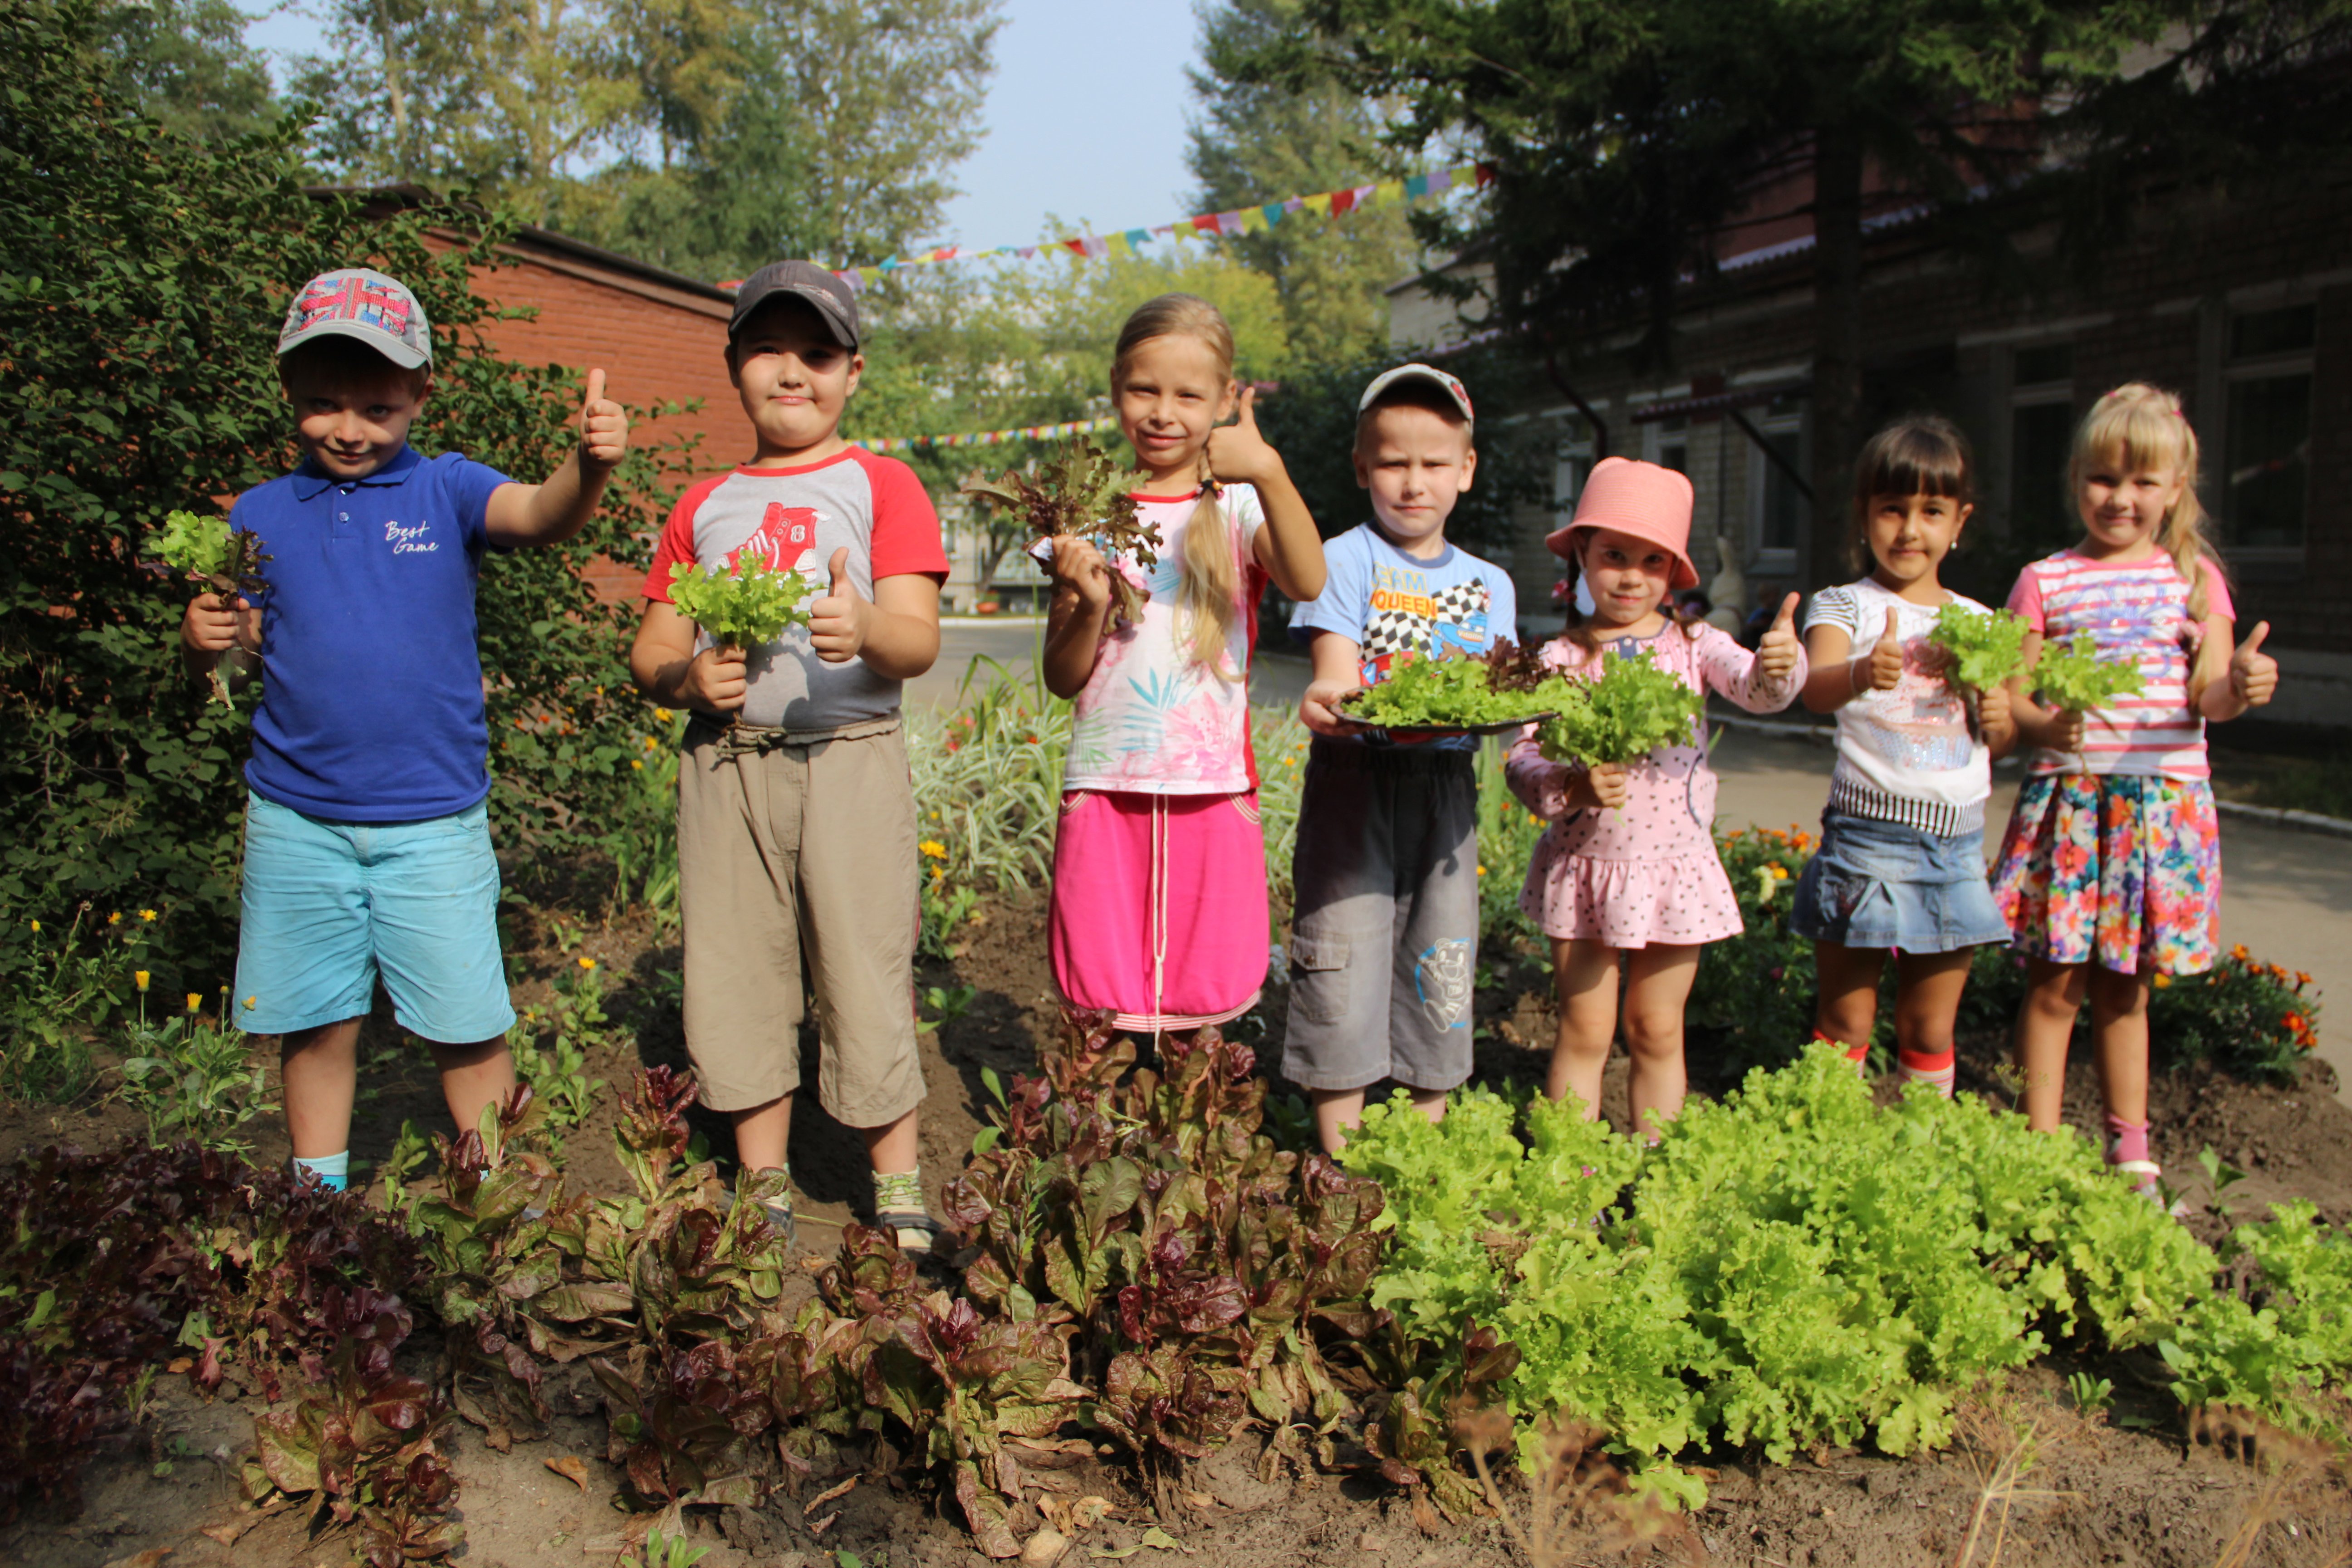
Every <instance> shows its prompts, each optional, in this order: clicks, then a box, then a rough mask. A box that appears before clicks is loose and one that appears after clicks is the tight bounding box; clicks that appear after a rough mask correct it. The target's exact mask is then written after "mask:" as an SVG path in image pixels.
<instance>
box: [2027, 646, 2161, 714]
mask: <svg viewBox="0 0 2352 1568" xmlns="http://www.w3.org/2000/svg"><path fill="white" fill-rule="evenodd" d="M2032 684H2033V689H2034V690H2035V691H2036V692H2038V693H2040V694H2041V697H2042V701H2043V702H2045V703H2047V704H2048V705H2049V706H2051V707H2053V708H2055V709H2057V710H2060V711H2062V712H2067V713H2088V712H2090V711H2091V710H2093V709H2095V708H2105V706H2107V704H2109V703H2111V702H2113V701H2114V700H2116V698H2118V697H2137V696H2138V695H2139V689H2140V675H2139V666H2138V665H2137V664H2134V663H2131V662H2129V661H2128V660H2126V661H2123V662H2112V661H2109V660H2105V659H2102V658H2100V657H2099V645H2098V644H2097V643H2096V642H2095V641H2093V640H2092V638H2091V634H2090V633H2088V632H2076V633H2075V634H2074V639H2073V640H2072V641H2070V642H2063V643H2060V642H2047V643H2044V644H2042V658H2040V659H2039V660H2038V661H2036V662H2035V664H2034V666H2033V681H2032Z"/></svg>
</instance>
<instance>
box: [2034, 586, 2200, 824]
mask: <svg viewBox="0 0 2352 1568" xmlns="http://www.w3.org/2000/svg"><path fill="white" fill-rule="evenodd" d="M2200 570H2203V571H2204V573H2205V600H2206V603H2205V613H2206V614H2207V615H2209V616H2221V618H2222V619H2223V620H2225V621H2228V620H2235V619H2236V618H2237V611H2236V608H2235V607H2234V606H2233V605H2231V603H2230V587H2229V584H2227V583H2225V582H2223V581H2222V578H2221V573H2219V572H2216V571H2214V570H2212V569H2211V568H2210V566H2207V567H2203V568H2200ZM2009 607H2010V608H2011V609H2012V610H2015V611H2016V612H2017V613H2018V614H2019V615H2021V616H2024V617H2025V619H2026V623H2027V624H2028V625H2029V626H2032V628H2033V629H2034V630H2035V631H2037V632H2040V633H2042V636H2043V637H2045V638H2046V639H2048V640H2049V641H2051V642H2069V641H2072V640H2073V639H2074V636H2075V634H2076V633H2078V632H2088V633H2090V634H2091V636H2092V637H2093V639H2094V640H2095V641H2096V643H2097V644H2098V648H2099V656H2100V660H2101V662H2102V663H2105V662H2108V661H2110V660H2116V661H2119V660H2121V659H2125V658H2129V659H2131V660H2132V661H2133V662H2134V663H2136V664H2137V665H2138V666H2139V676H2140V692H2139V695H2138V696H2137V697H2126V698H2122V699H2119V700H2117V701H2116V704H2115V706H2113V707H2112V708H2102V709H2100V710H2096V711H2095V712H2092V713H2088V714H2085V715H2084V723H2083V752H2082V755H2081V756H2080V758H2077V757H2076V756H2075V755H2074V753H2072V752H2050V751H2037V752H2034V753H2033V755H2032V761H2031V763H2030V770H2031V771H2032V773H2036V774H2040V773H2079V772H2082V771H2084V768H2085V764H2087V767H2088V771H2089V772H2091V773H2137V774H2162V775H2163V776H2164V777H2166V778H2174V779H2201V778H2208V777H2210V776H2211V773H2210V770H2209V769H2208V768H2207V766H2206V763H2205V720H2204V717H2203V716H2202V715H2201V714H2200V713H2199V712H2198V711H2197V710H2195V709H2194V708H2191V707H2190V706H2189V669H2190V667H2191V665H2192V663H2193V662H2194V660H2195V659H2196V657H2197V647H2198V645H2199V644H2200V643H2201V642H2202V641H2203V640H2204V627H2203V626H2200V624H2199V623H2198V622H2197V621H2196V620H2195V619H2194V618H2193V617H2192V616H2190V615H2189V584H2188V582H2187V581H2186V580H2185V579H2184V578H2183V577H2182V576H2181V575H2180V569H2179V567H2178V566H2176V565H2174V564H2173V562H2172V557H2171V556H2169V555H2167V554H2165V553H2164V552H2162V551H2158V552H2156V553H2155V554H2153V555H2150V556H2148V557H2147V558H2146V559H2144V560H2139V561H2127V562H2115V561H2095V560H2093V559H2092V558H2091V557H2089V556H2087V555H2081V554H2077V553H2076V552H2074V551H2073V550H2062V551H2060V552H2058V553H2057V554H2055V555H2051V556H2045V557H2044V558H2042V560H2040V561H2036V562H2034V563H2032V564H2031V565H2029V566H2027V567H2026V568H2025V570H2024V571H2022V572H2021V573H2019V574H2018V575H2017V586H2016V587H2014V588H2012V589H2011V590H2010V594H2009Z"/></svg>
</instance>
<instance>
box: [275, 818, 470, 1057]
mask: <svg viewBox="0 0 2352 1568" xmlns="http://www.w3.org/2000/svg"><path fill="white" fill-rule="evenodd" d="M244 906H245V907H244V918H243V921H242V922H241V924H240V925H239V928H238V931H237V943H236V1003H237V1023H238V1025H239V1026H241V1027H243V1028H245V1029H247V1030H249V1031H250V1032H252V1033H254V1034H257V1035H284V1034H290V1033H292V1032H293V1031H295V1030H297V1029H312V1028H316V1027H318V1026H320V1025H321V1024H333V1023H338V1022H341V1020H342V1019H345V1018H358V1017H363V1016H366V1014H367V1012H368V1009H369V1007H370V1006H371V1005H373V1002H374V1000H375V983H376V980H377V977H378V976H382V978H383V988H384V990H385V992H386V993H387V994H390V996H391V997H392V1011H393V1016H394V1018H396V1019H398V1020H399V1022H400V1026H401V1027H402V1028H404V1029H406V1030H407V1031H408V1032H409V1033H411V1034H413V1035H415V1036H418V1037H421V1038H423V1039H425V1040H429V1041H432V1042H434V1043H435V1044H437V1045H471V1044H474V1043H475V1042H477V1041H480V1040H492V1039H497V1038H499V1037H500V1036H502V1035H504V1034H505V1033H506V1032H507V1029H508V1026H509V1025H511V1024H513V1022H514V1017H515V1014H514V1008H513V1006H512V1005H510V1004H509V1002H508V1000H507V976H506V964H505V963H504V961H503V960H502V959H501V957H500V956H499V919H498V917H499V863H498V860H497V859H496V858H494V857H493V856H492V855H491V853H490V824H489V813H488V808H487V807H486V806H484V805H476V806H474V807H473V808H471V809H470V810H467V811H460V812H457V813H455V814H453V815H451V816H436V817H428V818H426V819H425V820H424V821H422V822H328V821H324V820H321V819H320V818H319V817H315V816H304V815H303V814H302V813H301V812H299V811H296V810H294V809H293V808H291V807H290V806H283V805H278V804H277V803H276V802H274V801H268V800H264V799H262V798H261V797H260V796H259V795H248V796H247V801H246V808H245V893H244Z"/></svg>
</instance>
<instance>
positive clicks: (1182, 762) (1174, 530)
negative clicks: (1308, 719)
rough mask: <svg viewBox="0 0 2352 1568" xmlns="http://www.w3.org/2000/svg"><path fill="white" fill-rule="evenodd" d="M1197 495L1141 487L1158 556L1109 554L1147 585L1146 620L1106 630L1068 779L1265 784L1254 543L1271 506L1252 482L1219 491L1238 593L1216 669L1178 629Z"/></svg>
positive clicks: (1158, 788) (1137, 789)
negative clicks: (1257, 750) (1253, 691)
mask: <svg viewBox="0 0 2352 1568" xmlns="http://www.w3.org/2000/svg"><path fill="white" fill-rule="evenodd" d="M1198 501H1199V497H1198V496H1197V495H1189V496H1182V497H1179V498H1174V499H1167V500H1162V499H1158V498H1152V497H1145V496H1138V497H1137V498H1136V508H1135V510H1136V517H1137V520H1138V521H1140V522H1141V523H1143V524H1144V525H1145V526H1146V527H1148V528H1150V530H1151V531H1152V532H1153V534H1154V535H1155V536H1156V538H1157V540H1158V543H1157V545H1156V546H1155V549H1156V551H1157V552H1158V555H1159V564H1158V565H1156V566H1154V567H1152V568H1150V570H1148V571H1146V570H1142V569H1140V568H1139V566H1138V564H1137V563H1135V562H1133V561H1130V560H1129V559H1128V558H1127V557H1126V556H1125V555H1124V554H1122V555H1121V556H1119V557H1118V559H1117V560H1115V561H1114V562H1112V563H1111V564H1112V566H1113V568H1114V569H1115V570H1119V571H1121V572H1122V573H1123V574H1126V575H1128V576H1129V580H1130V581H1136V582H1139V583H1140V584H1142V585H1143V587H1144V588H1145V590H1146V591H1147V593H1148V595H1149V596H1148V597H1147V598H1146V599H1145V601H1144V605H1143V621H1142V624H1141V625H1139V626H1121V627H1120V628H1119V629H1118V630H1117V631H1115V632H1113V633H1112V634H1111V635H1110V636H1108V637H1105V638H1104V639H1103V645H1102V649H1101V651H1100V652H1099V653H1097V655H1096V656H1095V669H1094V674H1093V675H1091V676H1089V677H1088V678H1087V684H1086V689H1084V690H1082V691H1080V692H1079V693H1078V698H1077V701H1076V704H1075V705H1074V706H1073V708H1072V710H1071V713H1070V750H1069V758H1068V761H1067V763H1066V764H1065V766H1064V769H1063V774H1062V787H1063V788H1064V789H1065V790H1108V791H1131V792H1133V793H1135V794H1138V795H1239V794H1242V793H1243V792H1244V791H1247V790H1254V789H1255V788H1256V787H1257V767H1256V760H1255V758H1254V757H1253V756H1252V755H1251V753H1250V740H1249V656H1250V646H1251V644H1252V642H1253V641H1254V640H1255V637H1256V633H1257V596H1258V593H1259V590H1260V588H1261V587H1262V585H1263V584H1264V582H1265V574H1264V573H1263V572H1262V571H1261V570H1260V569H1259V567H1258V565H1257V563H1256V560H1255V557H1254V556H1253V555H1252V553H1251V545H1252V542H1253V541H1255V539H1256V537H1257V531H1258V529H1259V527H1260V526H1261V525H1263V523H1264V522H1265V508H1264V507H1263V506H1262V505H1260V503H1259V501H1258V498H1257V491H1256V490H1255V489H1251V488H1250V487H1249V486H1248V485H1226V486H1224V487H1223V489H1221V490H1220V491H1219V494H1218V504H1219V506H1220V507H1221V508H1222V510H1223V514H1224V523H1225V527H1226V529H1227V531H1229V532H1230V533H1231V535H1232V543H1233V548H1234V552H1236V561H1235V569H1236V572H1237V573H1238V575H1239V580H1240V582H1241V584H1242V593H1241V603H1240V604H1238V605H1235V606H1234V624H1233V629H1232V630H1231V631H1230V632H1229V633H1227V635H1226V637H1225V652H1224V657H1223V658H1222V659H1220V660H1219V661H1218V664H1219V668H1218V669H1217V670H1214V671H1212V670H1209V669H1206V668H1202V666H1201V665H1200V664H1199V663H1198V662H1197V661H1195V660H1194V659H1193V658H1192V653H1191V652H1190V650H1189V649H1187V648H1185V647H1183V646H1181V643H1180V641H1179V639H1178V634H1179V631H1180V630H1181V628H1180V627H1179V626H1178V621H1179V619H1180V615H1179V611H1178V608H1177V602H1176V600H1177V589H1178V587H1179V585H1180V584H1181V582H1182V580H1183V567H1182V564H1181V563H1182V561H1183V558H1184V534H1185V531H1186V530H1187V529H1189V528H1191V527H1192V526H1193V521H1192V517H1193V511H1194V510H1195V507H1196V506H1197V503H1198Z"/></svg>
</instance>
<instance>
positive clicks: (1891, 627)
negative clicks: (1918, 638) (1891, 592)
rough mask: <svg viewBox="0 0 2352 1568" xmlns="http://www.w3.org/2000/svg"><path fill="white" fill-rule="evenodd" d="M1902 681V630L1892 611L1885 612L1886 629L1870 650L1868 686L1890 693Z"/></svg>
mask: <svg viewBox="0 0 2352 1568" xmlns="http://www.w3.org/2000/svg"><path fill="white" fill-rule="evenodd" d="M1902 679H1903V628H1902V625H1901V622H1900V620H1899V618H1898V617H1897V616H1896V615H1895V611H1894V610H1892V609H1889V610H1888V611H1887V612H1886V629H1885V631H1883V632H1881V633H1880V634H1879V635H1878V641H1877V642H1876V643H1874V644H1873V645H1872V647H1871V649H1870V685H1871V689H1873V690H1875V691H1892V690H1894V689H1895V687H1896V685H1898V684H1899V683H1900V682H1901V681H1902Z"/></svg>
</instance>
